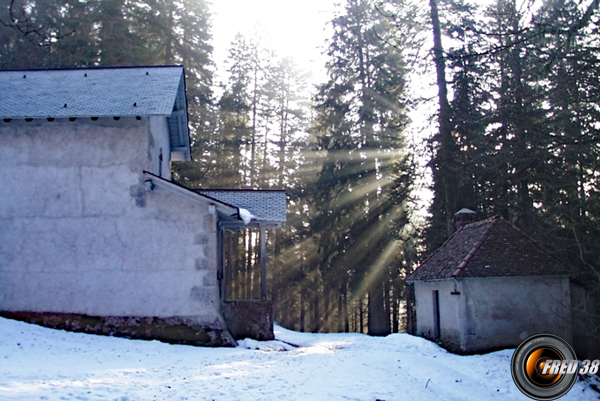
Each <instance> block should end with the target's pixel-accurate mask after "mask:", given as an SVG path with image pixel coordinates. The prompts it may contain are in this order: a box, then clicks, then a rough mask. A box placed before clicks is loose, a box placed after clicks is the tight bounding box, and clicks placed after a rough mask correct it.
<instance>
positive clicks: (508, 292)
mask: <svg viewBox="0 0 600 401" xmlns="http://www.w3.org/2000/svg"><path fill="white" fill-rule="evenodd" d="M463 290H464V295H465V299H466V315H467V322H468V323H467V327H466V341H465V342H466V348H467V349H480V348H484V347H485V348H487V347H489V348H503V347H515V346H517V345H519V344H520V343H521V342H522V341H523V340H524V339H526V338H527V337H529V336H531V335H533V334H537V333H552V334H556V335H559V336H560V337H562V338H564V339H565V340H567V341H568V342H569V343H572V330H571V327H572V321H571V311H570V309H571V305H570V290H569V279H568V278H567V277H556V276H523V277H476V278H470V279H468V280H467V279H465V280H464V283H463Z"/></svg>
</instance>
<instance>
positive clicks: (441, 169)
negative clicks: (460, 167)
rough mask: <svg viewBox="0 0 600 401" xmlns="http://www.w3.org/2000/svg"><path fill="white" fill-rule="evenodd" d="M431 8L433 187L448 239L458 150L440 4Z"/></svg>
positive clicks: (434, 1)
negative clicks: (435, 116) (435, 124)
mask: <svg viewBox="0 0 600 401" xmlns="http://www.w3.org/2000/svg"><path fill="white" fill-rule="evenodd" d="M429 4H430V7H431V25H432V28H433V55H434V58H435V72H436V77H437V86H438V104H439V108H440V111H439V120H438V121H439V137H438V138H439V148H438V155H437V160H438V166H437V171H435V172H434V184H437V188H439V189H438V191H440V192H441V193H440V194H436V195H437V196H440V197H441V199H442V200H443V204H444V207H443V211H444V214H445V219H446V231H447V234H448V236H449V235H451V234H452V231H453V227H452V218H453V216H454V212H456V207H457V199H456V194H457V185H458V180H457V179H456V172H454V171H453V170H452V162H453V156H454V152H455V148H456V144H455V142H454V139H453V138H452V120H451V118H452V112H451V109H450V103H449V102H448V85H447V82H446V60H445V57H444V48H443V46H442V30H441V27H440V19H439V14H438V0H430V2H429Z"/></svg>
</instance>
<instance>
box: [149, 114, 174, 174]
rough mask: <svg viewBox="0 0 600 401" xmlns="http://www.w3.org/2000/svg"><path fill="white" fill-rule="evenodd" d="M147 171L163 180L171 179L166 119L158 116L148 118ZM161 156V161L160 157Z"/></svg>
mask: <svg viewBox="0 0 600 401" xmlns="http://www.w3.org/2000/svg"><path fill="white" fill-rule="evenodd" d="M148 122H149V128H150V130H149V132H150V135H149V143H148V169H147V171H149V172H151V173H152V174H155V175H157V176H159V177H162V178H164V179H165V180H170V179H171V143H170V141H169V127H168V125H167V119H166V118H164V117H160V116H151V117H148ZM161 155H162V161H161V160H160V157H161Z"/></svg>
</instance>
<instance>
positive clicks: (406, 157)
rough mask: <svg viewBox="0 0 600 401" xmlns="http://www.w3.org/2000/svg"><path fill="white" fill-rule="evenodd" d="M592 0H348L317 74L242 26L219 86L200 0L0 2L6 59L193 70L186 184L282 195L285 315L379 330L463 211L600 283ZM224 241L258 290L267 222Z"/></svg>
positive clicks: (597, 35) (11, 64)
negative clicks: (312, 79) (315, 81)
mask: <svg viewBox="0 0 600 401" xmlns="http://www.w3.org/2000/svg"><path fill="white" fill-rule="evenodd" d="M599 2H600V0H544V1H542V0H538V1H535V0H493V1H489V2H486V5H485V6H481V5H480V6H478V5H476V4H473V3H469V2H467V1H463V0H430V1H429V3H427V2H422V1H416V0H414V1H413V0H389V1H381V0H379V1H377V0H345V1H343V2H342V3H343V4H340V5H339V6H338V8H337V12H336V14H335V16H334V17H333V19H332V20H331V22H330V25H329V26H330V32H331V37H330V38H329V40H328V42H327V43H326V44H325V56H326V58H327V64H326V69H327V79H326V81H325V82H322V83H320V84H319V85H317V86H311V85H310V84H309V83H308V80H307V76H306V73H305V72H303V71H302V70H301V69H300V68H299V67H298V66H297V65H295V63H294V62H293V61H292V60H291V59H287V58H282V57H279V56H278V55H277V54H276V53H275V52H273V51H272V50H270V49H268V48H265V47H264V45H263V43H262V42H261V40H260V39H259V37H257V36H254V35H250V36H249V35H247V34H246V35H244V34H241V33H240V34H238V35H237V36H236V37H235V40H234V41H233V42H232V43H231V46H230V48H229V57H228V65H227V71H226V72H221V76H223V77H225V78H224V79H223V82H216V78H215V76H216V75H215V74H216V69H215V64H214V62H213V43H212V36H211V6H210V4H209V3H207V2H206V1H204V0H1V1H0V69H4V70H6V69H33V68H72V67H96V66H103V67H109V66H136V65H164V64H166V65H172V64H181V65H184V66H185V71H186V85H187V94H188V106H189V107H188V112H189V119H190V131H191V139H192V152H193V158H194V160H193V161H192V162H186V163H177V164H174V166H173V169H174V176H175V179H176V180H178V181H179V182H180V183H182V184H183V185H186V186H189V187H193V188H200V187H203V188H235V189H240V188H244V189H258V188H260V189H285V190H286V191H287V195H288V222H287V223H286V225H285V226H284V229H282V230H278V231H274V232H271V233H270V235H269V243H268V246H269V250H270V251H269V255H270V258H269V283H270V297H271V298H272V299H273V301H274V303H275V319H276V321H278V322H279V323H280V324H282V325H284V326H285V327H288V328H291V329H295V330H301V331H359V332H368V333H370V334H376V335H381V334H387V333H389V332H397V331H402V330H405V329H406V326H407V321H406V313H405V312H406V305H407V302H406V298H407V296H408V295H409V294H410V291H408V287H407V286H406V283H405V278H406V276H407V275H408V274H410V272H411V271H412V270H414V268H415V267H416V266H418V264H419V262H420V261H422V260H424V258H426V257H427V255H429V254H430V253H431V252H432V251H434V250H435V249H436V248H437V247H438V246H440V245H441V244H442V243H443V242H444V241H445V240H446V239H447V238H448V237H449V236H450V235H452V233H453V231H454V230H455V227H454V225H453V216H454V213H455V212H456V211H458V210H459V209H461V208H463V207H467V208H470V209H472V210H474V211H477V213H478V217H479V218H480V219H482V218H486V217H491V216H494V215H500V216H502V217H504V218H505V219H507V220H509V221H511V222H512V223H514V224H515V225H516V226H518V227H521V228H523V229H524V231H525V232H527V233H528V234H529V235H531V236H532V237H534V238H536V239H538V240H539V241H540V242H541V243H543V244H544V246H545V247H546V248H547V249H548V250H550V251H551V252H553V253H554V254H555V255H557V256H558V257H560V258H561V259H563V260H566V261H567V262H568V263H570V264H572V265H573V266H576V267H577V268H579V269H580V271H582V272H583V274H584V276H585V277H586V280H587V281H588V284H589V283H592V284H591V285H593V286H595V288H596V291H598V289H599V288H600V285H598V282H600V247H599V246H598V244H599V243H600V224H599V219H600V196H599V195H600V187H599V178H600V155H599V153H600V130H599V129H600V124H599V121H600V108H599V101H600V68H599V67H600V65H599V63H600V58H599V57H598V56H599V51H600V32H599V26H600V18H599V12H598V5H599V4H598V3H599ZM289 17H290V18H293V16H289ZM430 81H432V82H433V85H434V88H435V91H433V92H431V91H428V90H427V89H426V87H427V85H428V83H429V82H430ZM430 92H431V93H433V94H434V95H432V96H429V97H428V96H426V95H424V94H426V93H430ZM0 96H1V94H0ZM415 113H417V114H419V113H420V114H421V118H420V119H419V121H415V119H413V120H412V121H411V120H410V119H409V118H408V116H409V115H413V116H414V115H416V114H415ZM423 124H424V125H427V124H430V125H431V126H433V127H434V129H433V131H434V133H433V134H431V135H425V137H424V136H423V133H422V130H421V129H420V128H419V126H420V125H421V126H422V125H423ZM423 183H425V184H423ZM422 185H426V186H427V187H428V189H429V191H430V193H431V199H430V202H428V203H427V204H424V203H423V200H422V198H420V196H419V193H421V192H422V191H420V187H421V186H422ZM420 211H421V212H420ZM227 241H228V242H227V243H228V247H229V249H230V250H231V252H229V253H228V255H231V256H228V258H227V260H226V263H227V264H228V267H229V268H230V269H231V270H232V272H233V278H234V280H233V283H232V289H231V291H230V292H229V293H231V294H233V296H235V297H237V298H256V297H258V296H259V293H260V290H259V287H260V283H259V280H258V279H259V276H258V271H257V265H258V263H257V261H258V254H257V253H258V246H257V245H258V244H257V242H258V236H257V234H256V233H255V232H253V231H252V230H245V231H241V232H234V233H229V234H228V240H227ZM408 304H410V302H409V303H408Z"/></svg>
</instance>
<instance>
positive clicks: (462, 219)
mask: <svg viewBox="0 0 600 401" xmlns="http://www.w3.org/2000/svg"><path fill="white" fill-rule="evenodd" d="M475 221H477V212H474V211H472V210H471V209H467V208H462V209H460V210H459V211H458V212H456V213H454V225H455V226H456V229H457V230H460V229H461V228H462V227H463V226H466V225H467V224H471V223H474V222H475Z"/></svg>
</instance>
